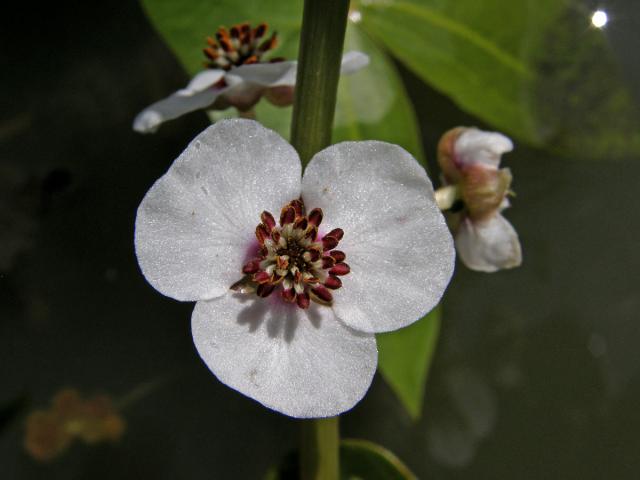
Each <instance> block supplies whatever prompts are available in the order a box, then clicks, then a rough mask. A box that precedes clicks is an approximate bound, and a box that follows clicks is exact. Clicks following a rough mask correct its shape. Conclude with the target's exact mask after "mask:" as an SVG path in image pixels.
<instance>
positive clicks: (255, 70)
mask: <svg viewBox="0 0 640 480" xmlns="http://www.w3.org/2000/svg"><path fill="white" fill-rule="evenodd" d="M296 68H297V64H296V62H293V61H289V62H274V63H252V64H249V65H241V66H239V67H238V68H233V69H231V71H230V72H229V73H228V74H227V77H237V78H240V79H242V81H244V82H248V83H255V84H258V85H262V86H265V87H273V86H276V85H295V83H296ZM225 78H226V77H225ZM232 83H235V82H234V80H233V79H232V80H231V83H229V84H230V85H231V84H232Z"/></svg>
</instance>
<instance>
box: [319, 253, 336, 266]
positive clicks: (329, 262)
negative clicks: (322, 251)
mask: <svg viewBox="0 0 640 480" xmlns="http://www.w3.org/2000/svg"><path fill="white" fill-rule="evenodd" d="M335 264H336V261H335V259H334V258H333V257H329V256H325V257H322V268H324V269H327V268H332V267H333V266H334V265H335Z"/></svg>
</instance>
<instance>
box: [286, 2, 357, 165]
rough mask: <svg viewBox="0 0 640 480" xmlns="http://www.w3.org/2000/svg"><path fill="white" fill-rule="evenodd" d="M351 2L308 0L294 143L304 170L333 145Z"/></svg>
mask: <svg viewBox="0 0 640 480" xmlns="http://www.w3.org/2000/svg"><path fill="white" fill-rule="evenodd" d="M348 13H349V0H305V2H304V14H303V17H302V33H301V37H300V53H299V54H298V72H297V78H296V92H295V101H294V104H293V120H292V123H291V144H292V145H293V146H294V147H295V148H296V150H298V154H299V155H300V160H301V161H302V165H303V167H304V166H306V165H307V163H308V162H309V160H311V157H312V156H313V155H314V154H315V153H317V152H319V151H320V150H322V149H323V148H325V147H327V146H329V144H330V143H331V127H332V125H333V114H334V112H335V107H336V96H337V94H338V80H339V78H340V63H341V60H342V47H343V44H344V34H345V31H346V28H347V15H348Z"/></svg>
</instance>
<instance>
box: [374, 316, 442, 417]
mask: <svg viewBox="0 0 640 480" xmlns="http://www.w3.org/2000/svg"><path fill="white" fill-rule="evenodd" d="M439 332H440V308H436V309H434V310H432V311H431V312H430V313H429V314H428V315H427V316H425V317H424V318H423V319H421V320H419V321H418V322H416V323H414V324H413V325H410V326H408V327H406V328H403V329H401V330H397V331H395V332H390V333H383V334H379V335H376V338H377V340H378V350H379V352H380V353H379V359H378V367H379V369H380V372H381V373H382V376H383V377H384V379H385V380H386V381H387V383H388V384H389V385H390V386H391V388H392V389H393V391H394V392H395V393H396V395H397V396H398V398H399V399H400V400H401V401H402V404H403V405H404V407H405V408H406V410H407V411H408V412H409V415H410V416H411V417H412V418H413V419H414V420H415V419H418V418H419V417H420V414H421V412H422V401H423V398H424V390H425V384H426V382H427V376H428V374H429V366H430V365H431V360H432V358H433V354H434V352H435V348H436V343H437V340H438V334H439Z"/></svg>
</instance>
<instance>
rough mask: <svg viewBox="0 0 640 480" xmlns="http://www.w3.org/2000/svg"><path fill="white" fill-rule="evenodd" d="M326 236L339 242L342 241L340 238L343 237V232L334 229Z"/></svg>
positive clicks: (339, 229)
mask: <svg viewBox="0 0 640 480" xmlns="http://www.w3.org/2000/svg"><path fill="white" fill-rule="evenodd" d="M326 236H327V237H334V238H335V239H336V240H338V241H340V240H342V237H344V230H342V229H341V228H334V229H333V230H331V231H330V232H329V233H327V235H326Z"/></svg>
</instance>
